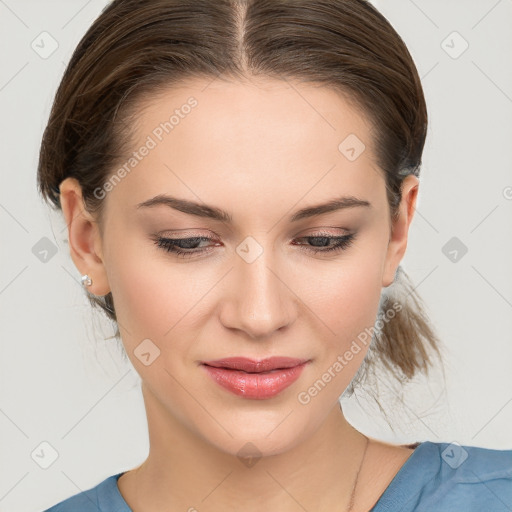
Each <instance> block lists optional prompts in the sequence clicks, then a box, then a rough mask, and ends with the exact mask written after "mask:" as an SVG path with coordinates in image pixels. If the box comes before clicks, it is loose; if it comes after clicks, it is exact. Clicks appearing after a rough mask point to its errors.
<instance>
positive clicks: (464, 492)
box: [405, 441, 512, 512]
mask: <svg viewBox="0 0 512 512" xmlns="http://www.w3.org/2000/svg"><path fill="white" fill-rule="evenodd" d="M413 455H414V457H413V456H412V455H411V463H412V464H411V466H412V465H415V466H416V468H414V467H411V468H410V469H411V470H412V472H411V474H412V476H413V477H414V475H416V476H417V477H419V478H418V479H417V484H418V485H417V488H416V489H415V491H416V493H415V496H414V497H412V500H411V501H412V502H414V501H417V503H418V506H417V508H414V510H418V511H419V510H437V511H439V512H444V511H457V510H464V511H466V512H469V511H481V510H492V511H493V512H498V511H500V510H503V511H507V510H511V509H512V450H494V449H489V448H480V447H476V446H467V445H459V444H457V443H433V442H428V441H427V442H424V443H421V444H420V445H419V446H418V447H417V448H416V450H415V451H414V452H413ZM415 469H416V471H414V470H415ZM405 510H408V509H407V507H406V508H405Z"/></svg>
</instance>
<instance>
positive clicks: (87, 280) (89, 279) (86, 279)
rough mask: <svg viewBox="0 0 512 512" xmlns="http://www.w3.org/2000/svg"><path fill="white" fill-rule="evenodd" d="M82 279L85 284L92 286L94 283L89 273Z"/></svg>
mask: <svg viewBox="0 0 512 512" xmlns="http://www.w3.org/2000/svg"><path fill="white" fill-rule="evenodd" d="M81 281H82V285H83V286H91V284H92V279H91V278H90V277H89V276H88V275H87V274H84V275H83V276H82V279H81Z"/></svg>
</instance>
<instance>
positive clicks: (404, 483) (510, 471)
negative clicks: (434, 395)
mask: <svg viewBox="0 0 512 512" xmlns="http://www.w3.org/2000/svg"><path fill="white" fill-rule="evenodd" d="M122 474H123V473H117V474H116V475H112V476H110V477H108V478H106V479H105V480H103V482H101V483H100V484H98V485H97V486H96V487H93V488H92V489H89V490H88V491H84V492H82V493H78V494H75V495H74V496H71V497H70V498H67V499H66V500H64V501H61V502H60V503H58V504H56V505H54V506H53V507H51V508H49V509H47V510H46V511H44V512H132V510H131V509H130V507H129V506H128V504H127V503H126V502H125V501H124V499H123V497H122V495H121V493H120V492H119V488H118V487H117V479H118V478H119V477H120V476H121V475H122ZM413 511H414V512H427V511H429V512H432V511H435V512H457V511H464V512H511V511H512V450H491V449H487V448H478V447H473V446H460V445H458V444H456V443H452V444H449V443H433V442H430V441H425V442H422V443H418V445H417V447H416V449H415V450H414V451H413V453H412V454H411V455H410V456H409V458H408V459H407V460H406V462H405V464H403V466H402V467H401V468H400V470H399V471H398V473H397V474H396V475H395V477H394V478H393V480H392V481H391V482H390V484H389V485H388V487H387V488H386V490H385V491H384V493H383V494H382V495H381V497H380V498H379V500H378V501H377V503H376V504H375V505H374V506H373V508H372V509H371V511H370V512H413Z"/></svg>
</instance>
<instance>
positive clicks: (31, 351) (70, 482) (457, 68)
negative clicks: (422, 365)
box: [0, 0, 512, 512]
mask: <svg viewBox="0 0 512 512" xmlns="http://www.w3.org/2000/svg"><path fill="white" fill-rule="evenodd" d="M374 3H375V4H376V5H377V7H379V8H380V9H381V11H382V12H383V14H384V15H385V16H386V17H387V18H388V19H389V20H390V22H391V23H392V24H393V26H394V27H395V28H396V29H397V31H398V32H399V33H400V35H401V36H402V38H403V39H404V40H405V42H406V44H407V45H408V47H409V49H410V52H411V54H412V55H413V58H414V59H415V62H416V64H417V67H418V70H419V73H420V76H421V77H422V82H423V86H424V90H425V94H426V98H427V104H428V108H429V115H430V127H429V135H428V139H427V144H426V148H425V154H424V165H423V169H422V175H421V185H420V195H419V202H418V208H417V211H416V216H415V219H414V221H413V225H412V227H411V233H410V239H409V245H408V251H407V255H406V257H405V258H404V260H403V262H402V263H403V267H404V268H405V270H406V271H407V272H408V274H409V275H410V277H411V278H412V280H413V282H414V283H415V285H416V286H417V290H418V292H419V293H420V295H421V296H422V297H423V299H424V301H425V303H426V305H427V310H428V312H429V315H430V317H431V319H432V322H433V323H434V325H435V326H436V328H437V329H438V332H439V334H440V336H441V338H442V340H443V341H444V343H445V345H446V350H445V353H444V357H445V366H446V388H445V387H444V384H443V382H442V380H441V379H440V376H439V375H436V374H434V375H433V377H432V378H431V379H430V380H429V381H428V383H426V382H425V381H424V380H422V379H419V380H418V382H417V383H414V384H413V385H412V386H410V387H409V389H408V391H407V393H406V396H405V398H404V399H403V400H402V402H403V404H402V406H401V408H400V409H399V408H397V407H396V404H395V405H392V406H391V408H392V409H393V411H392V414H393V412H394V413H395V420H394V421H395V430H394V431H393V430H391V429H390V428H389V426H387V424H386V423H385V421H384V420H383V419H382V418H381V417H380V416H379V414H378V411H377V409H376V408H375V406H374V405H372V404H371V403H370V402H367V401H364V399H361V400H360V401H357V400H355V399H351V400H348V401H347V402H346V403H344V408H345V409H346V411H347V415H348V418H349V420H351V421H352V422H353V424H354V425H355V426H356V427H357V428H359V429H361V430H362V431H363V432H365V433H366V434H368V435H371V436H374V437H377V438H380V439H383V440H388V441H390V442H395V443H402V442H414V441H421V440H427V439H428V440H431V441H445V442H457V443H460V444H469V445H478V446H484V447H488V448H512V439H511V435H510V432H509V431H510V424H511V422H512V385H511V384H512V372H511V371H510V368H511V361H512V343H511V341H512V339H511V338H512V335H511V332H512V329H511V327H512V314H511V313H512V266H511V265H510V262H511V261H512V257H511V256H512V242H511V240H512V156H511V145H512V143H511V141H512V65H511V63H512V60H511V48H512V30H510V27H511V21H512V0H500V1H496V0H479V1H475V0H473V1H468V0H464V1H462V0H458V1H455V0H452V1H446V0H436V1H432V0H429V1H426V0H422V1H420V0H416V1H409V0H392V1H389V0H386V1H384V0H381V1H379V2H374ZM105 4H106V2H105V0H89V1H70V0H67V1H64V0H59V1H56V0H53V1H41V0H37V1H35V0H34V1H28V0H21V1H20V0H0V39H1V46H0V47H1V48H2V52H1V66H0V105H1V112H2V116H1V117H0V130H1V133H0V141H1V144H2V161H1V167H0V168H1V186H0V226H1V227H0V229H1V245H0V247H1V253H0V254H1V266H0V315H1V323H0V336H1V338H0V339H1V345H0V350H1V353H0V511H10V512H29V511H39V510H43V509H44V508H47V507H48V506H50V505H52V504H54V503H56V502H57V501H60V500H62V499H64V498H66V497H68V496H71V495H72V494H75V493H77V492H79V491H81V490H85V489H88V488H90V487H93V486H94V485H96V484H98V483H99V482H100V481H101V480H103V479H104V478H106V477H107V476H109V475H111V474H114V473H116V472H120V471H123V470H127V469H131V468H133V467H134V466H136V465H138V464H140V463H141V462H142V460H143V459H144V458H145V456H146V454H147V451H148V441H147V427H146V420H145V411H144V407H143V402H142V397H141V394H140V389H139V382H140V380H139V377H138V375H137V374H136V373H135V372H134V370H133V368H132V367H131V365H130V364H129V363H123V361H122V359H121V357H120V353H119V351H118V349H117V348H116V342H115V341H112V340H108V339H107V340H105V338H108V337H109V336H112V334H113V332H114V330H113V327H112V325H110V324H109V323H108V322H107V321H105V320H102V318H101V317H99V316H98V314H97V313H92V312H91V310H90V307H89V305H88V303H87V301H86V299H85V297H84V294H83V291H82V289H81V286H80V283H79V277H80V276H79V273H78V271H77V270H76V268H75V267H74V265H73V263H72V261H71V258H70V256H69V252H68V246H67V243H66V236H67V232H66V229H65V224H64V222H63V220H62V219H61V218H60V217H59V216H58V215H55V214H53V213H51V210H50V209H49V208H48V207H47V206H46V205H44V204H43V203H42V201H41V200H40V199H39V197H38V195H37V193H36V166H37V159H38V150H39V143H40V139H41V135H42V131H43V129H44V126H45V123H46V121H47V118H48V114H49V109H50V106H51V101H52V98H53V94H54V92H55V90H56V88H57V85H58V83H59V80H60V78H61V76H62V73H63V71H64V66H65V63H67V61H68V59H69V58H70V56H71V52H72V51H73V49H74V47H75V46H76V44H77V43H78V41H79V40H80V38H81V37H82V35H83V34H84V33H85V31H86V29H87V28H88V27H89V26H90V24H91V23H92V21H93V20H94V18H95V17H96V16H97V15H98V14H99V12H100V10H101V9H102V8H103V7H104V5H105ZM43 31H46V32H48V33H49V34H50V35H51V38H50V36H47V35H43V36H40V34H41V32H43ZM454 31H456V32H458V34H460V35H457V34H453V32H454ZM41 38H46V39H45V40H44V48H43V43H41ZM52 39H53V40H55V41H56V43H57V44H58V48H57V49H56V50H55V51H54V52H53V53H52V54H51V55H49V56H47V55H43V56H41V52H43V51H47V52H49V51H50V50H51V49H52V47H51V44H52ZM33 41H35V43H34V46H35V45H36V44H38V45H39V47H37V46H36V48H38V50H37V51H36V50H35V49H34V48H33V47H32V46H31V45H32V42H33ZM443 41H444V42H443ZM464 41H467V44H468V45H469V46H468V48H467V50H466V51H464V52H463V53H461V51H462V50H463V49H464V46H465V43H464ZM38 52H39V53H38ZM43 57H46V58H43ZM45 237H46V239H47V240H46V239H45ZM454 237H455V238H454ZM447 244H448V245H447ZM464 247H465V248H467V253H466V254H464V255H462V252H463V250H462V249H463V248H464ZM52 248H53V250H54V252H55V254H53V253H52V252H51V249H52ZM45 249H50V252H48V253H46V254H45V253H44V250H45ZM453 249H455V250H457V251H458V253H457V254H458V257H457V258H456V260H455V261H454V256H453V255H454V254H455V253H453V252H452V253H451V254H450V251H453ZM388 395H389V396H388V397H387V398H386V400H389V402H388V403H389V404H393V400H395V402H396V401H397V400H398V399H397V397H396V396H392V395H393V393H388ZM398 401H399V400H398ZM43 442H44V443H49V445H50V446H48V445H47V444H43V445H41V443H43ZM52 454H53V455H54V457H52ZM55 457H56V458H55ZM53 458H55V460H54V461H53ZM42 466H48V467H46V469H45V468H43V467H42Z"/></svg>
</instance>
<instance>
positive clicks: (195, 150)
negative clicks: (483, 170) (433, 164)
mask: <svg viewBox="0 0 512 512" xmlns="http://www.w3.org/2000/svg"><path fill="white" fill-rule="evenodd" d="M426 131H427V110H426V105H425V100H424V96H423V92H422V88H421V83H420V80H419V77H418V74H417V70H416V68H415V65H414V63H413V61H412V58H411V56H410V54H409V52H408V51H407V48H406V47H405V45H404V43H403V41H402V40H401V39H400V37H399V36H398V34H397V33H396V32H395V30H394V29H393V28H392V27H391V25H390V24H389V23H388V22H387V20H386V19H385V18H384V17H383V16H382V15H381V14H380V13H378V12H377V11H376V10H375V8H373V7H372V6H371V5H370V4H368V3H367V2H365V1H363V0H314V1H311V0H309V1H305V0H247V1H244V0H222V1H221V0H217V1H215V2H211V1H206V0H193V1H192V0H114V1H113V2H112V3H111V4H110V5H109V6H108V7H107V8H106V9H105V11H104V12H103V13H102V14H101V16H100V17H99V18H98V19H97V20H96V21H95V22H94V23H93V25H92V27H91V28H90V30H89V31H88V33H87V34H86V35H85V36H84V38H83V39H82V41H81V42H80V43H79V45H78V47H77V49H76V51H75V53H74V55H73V57H72V59H71V61H70V63H69V65H68V68H67V70H66V73H65V75H64V77H63V79H62V83H61V84H60V87H59V90H58V92H57V95H56V98H55V102H54V106H53V109H52V112H51V116H50V120H49V123H48V126H47V129H46V131H45V134H44V138H43V141H42V148H41V155H40V163H39V172H38V183H39V189H40V191H41V193H42V195H43V197H44V198H45V199H47V200H48V201H50V202H51V203H52V204H53V205H55V206H56V207H58V208H61V209H62V212H63V215H64V217H65V219H66V221H67V223H68V234H69V246H70V252H71V256H72V258H73V261H74V263H75V265H76V267H77V269H78V270H79V271H80V272H81V274H82V282H83V284H84V287H85V289H86V290H87V293H88V296H89V298H90V300H91V303H92V304H93V305H95V306H98V307H100V308H102V310H103V311H105V313H106V314H107V315H108V316H109V318H111V319H112V320H114V321H115V322H116V323H117V325H118V327H119V329H118V332H117V334H118V335H119V337H120V338H121V340H122V343H123V346H124V348H125V350H126V353H127V355H128V357H129V358H130V361H131V362H132V364H133V366H134V367H135V369H136V370H137V372H138V373H139V375H140V377H141V382H142V393H143V397H144V403H145V407H146V413H147V419H148V427H149V436H150V452H149V455H148V457H147V459H146V460H145V461H144V463H143V464H141V465H140V466H138V467H137V468H134V469H133V470H131V471H126V472H123V473H118V474H116V475H112V476H111V477H109V478H107V479H105V480H104V481H102V482H99V483H98V485H97V486H95V487H94V488H93V489H90V490H88V491H87V492H83V493H80V494H76V495H74V496H72V497H70V498H68V499H67V500H64V501H63V502H61V503H59V504H57V505H55V506H54V507H52V508H50V509H49V510H50V511H52V512H58V511H71V510H80V511H89V510H91V511H92V510H94V511H98V510H99V511H102V512H103V511H105V512H106V511H114V510H115V511H123V512H125V511H129V510H133V511H135V512H141V511H144V512H153V511H157V510H158V511H162V510H169V511H170V510H188V511H194V510H208V511H213V512H216V511H220V510H223V511H225V510H238V509H241V508H243V509H244V510H246V511H257V510H258V511H259V510H261V509H264V508H266V509H272V510H278V511H280V512H291V511H299V510H307V511H316V512H318V511H327V510H330V511H331V510H340V511H358V512H360V511H369V510H372V511H374V512H383V511H398V510H400V511H412V510H436V511H454V510H465V511H468V510H469V511H471V510H473V511H477V510H478V511H481V510H493V511H494V510H508V509H510V508H512V485H511V484H512V450H489V449H484V448H477V447H469V446H459V445H457V444H448V443H433V442H428V441H425V442H422V443H416V444H414V445H408V446H398V445H392V444H389V443H384V442H382V441H379V440H377V439H371V438H369V437H368V436H366V435H364V434H363V433H361V432H359V431H357V430H356V429H355V428H354V427H352V425H350V423H349V422H348V421H347V420H346V419H345V416H344V414H343V410H342V409H341V408H340V405H339V397H340V395H341V394H343V393H347V394H350V393H351V392H353V390H354V389H355V387H358V386H360V385H361V384H362V382H363V381H364V380H365V377H368V376H369V375H373V376H374V377H375V376H379V375H382V373H378V372H377V373H375V371H374V370H375V369H374V368H373V367H374V366H376V368H377V369H378V367H379V365H380V367H381V368H383V369H385V370H387V372H388V373H387V374H385V377H384V378H386V379H390V378H396V379H398V380H399V381H405V380H407V379H410V378H412V377H413V376H414V375H416V374H417V373H419V372H427V370H428V368H429V366H432V365H434V364H437V362H438V355H439V350H438V346H439V341H438V339H437V336H436V335H435V333H434V330H433V329H432V328H431V326H430V325H429V323H428V319H427V317H426V315H425V314H424V312H423V310H422V307H421V303H420V301H419V298H417V297H416V295H415V293H414V289H412V288H411V287H410V286H409V285H408V282H407V281H406V280H405V279H406V276H405V275H403V272H401V268H400V266H399V264H400V261H401V259H402V258H403V256H404V254H405V250H406V246H407V237H408V231H409V227H410V224H411V221H412V218H413V215H414V211H415V205H416V198H417V194H418V188H419V179H418V177H419V169H420V164H421V157H422V151H423V146H424V142H425V137H426ZM397 284H398V285H403V286H404V289H403V290H405V293H404V292H402V295H396V296H394V294H393V293H391V289H395V287H396V286H397ZM388 288H389V289H388ZM376 320H377V321H376ZM376 363H378V364H377V365H376ZM375 378H377V377H375ZM378 378H382V377H378ZM500 507H501V508H500Z"/></svg>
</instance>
